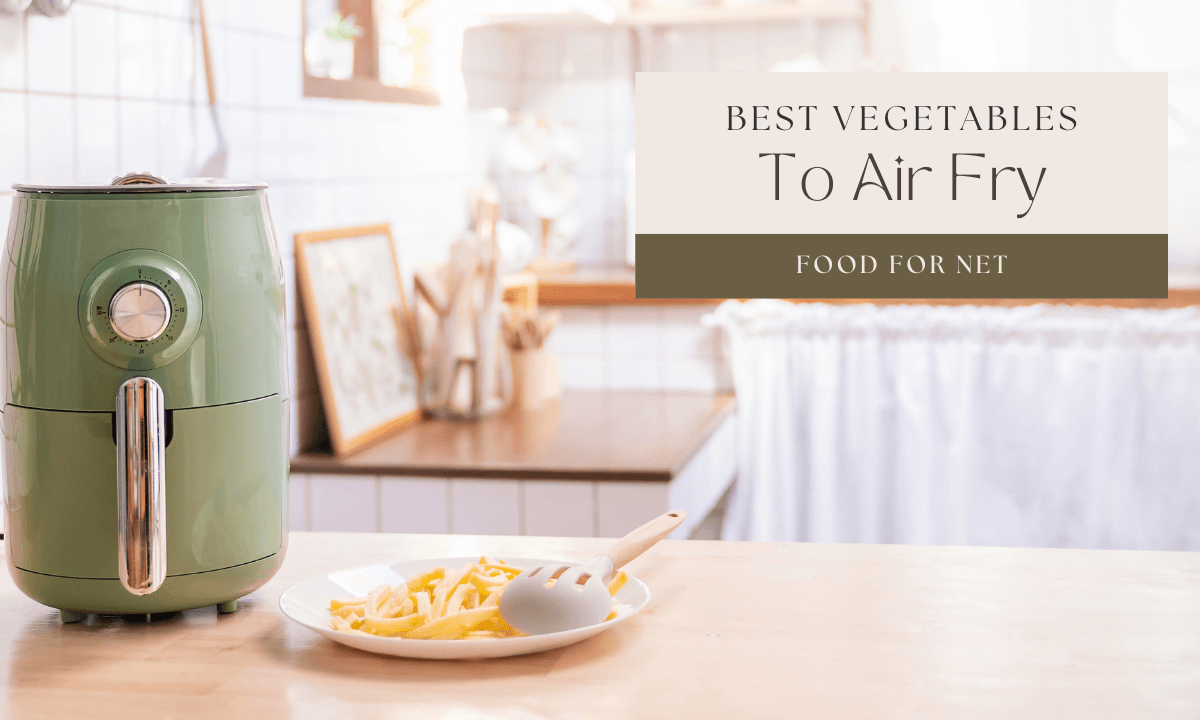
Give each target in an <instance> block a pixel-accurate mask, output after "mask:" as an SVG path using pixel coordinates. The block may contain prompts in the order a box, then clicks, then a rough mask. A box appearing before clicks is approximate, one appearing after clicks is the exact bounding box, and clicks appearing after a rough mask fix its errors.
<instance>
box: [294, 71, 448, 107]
mask: <svg viewBox="0 0 1200 720" xmlns="http://www.w3.org/2000/svg"><path fill="white" fill-rule="evenodd" d="M304 97H320V98H333V99H335V100H365V101H367V102H389V103H408V104H411V105H437V104H439V103H440V102H441V101H440V99H439V98H438V94H437V93H436V92H434V91H433V90H426V89H423V88H399V87H392V86H390V85H383V84H381V83H380V82H379V81H378V80H374V79H370V78H361V77H352V78H350V79H348V80H334V79H332V78H323V77H314V76H312V75H309V74H307V73H306V74H305V75H304Z"/></svg>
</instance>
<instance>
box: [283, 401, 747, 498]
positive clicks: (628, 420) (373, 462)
mask: <svg viewBox="0 0 1200 720" xmlns="http://www.w3.org/2000/svg"><path fill="white" fill-rule="evenodd" d="M735 407H736V403H735V401H734V399H733V395H732V394H731V393H723V394H716V395H711V394H703V393H670V392H586V391H566V392H564V393H563V396H562V398H561V399H560V400H558V401H556V402H550V403H546V405H545V406H544V407H543V408H541V409H539V410H537V411H534V412H522V411H521V410H516V409H509V410H505V411H503V412H501V413H499V414H497V415H494V416H492V417H489V418H486V419H484V420H481V421H479V422H446V421H439V420H429V419H426V420H423V421H422V422H420V423H418V424H416V425H414V426H412V427H411V428H409V429H407V430H404V431H403V432H401V433H400V434H398V435H396V436H394V437H392V438H389V439H387V440H385V441H383V442H381V443H379V444H378V445H374V446H372V447H370V448H367V449H365V450H363V451H361V452H359V453H356V454H355V455H352V456H350V457H346V458H335V457H333V456H332V455H330V454H328V453H315V452H307V453H302V454H300V455H298V456H296V457H295V458H293V459H292V472H301V473H342V474H352V475H407V476H414V477H455V478H526V479H546V480H650V481H659V482H665V481H668V480H671V479H672V478H673V477H675V475H676V474H677V473H678V472H679V471H681V470H682V469H683V467H684V466H685V465H686V464H687V462H688V460H690V459H691V458H692V455H693V454H695V452H696V451H697V450H698V449H700V448H701V447H702V446H703V445H704V443H705V442H706V441H707V440H708V438H709V436H711V435H712V433H713V432H714V431H716V429H717V428H718V427H720V425H721V423H722V422H724V420H725V418H727V417H728V416H729V415H730V414H731V413H733V411H734V408H735Z"/></svg>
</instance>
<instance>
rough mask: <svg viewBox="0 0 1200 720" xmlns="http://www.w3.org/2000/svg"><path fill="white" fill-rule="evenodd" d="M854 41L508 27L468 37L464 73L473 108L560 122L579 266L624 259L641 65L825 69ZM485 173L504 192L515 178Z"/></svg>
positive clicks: (858, 44) (853, 50)
mask: <svg viewBox="0 0 1200 720" xmlns="http://www.w3.org/2000/svg"><path fill="white" fill-rule="evenodd" d="M861 52H862V41H861V35H860V31H859V26H858V24H857V22H855V21H823V22H815V21H813V22H810V21H799V20H797V21H787V22H769V23H768V22H762V23H737V24H733V25H722V26H717V25H712V26H708V25H701V26H680V27H678V28H670V29H668V28H645V29H643V30H641V31H634V30H633V29H631V28H629V27H612V28H604V27H580V28H575V29H563V28H553V29H549V28H537V27H533V28H526V29H522V28H515V27H507V26H501V27H484V28H476V29H473V30H471V31H469V32H468V33H467V37H466V40H465V42H464V44H463V76H464V81H465V83H466V87H467V97H468V101H469V102H470V104H471V106H472V107H476V108H490V107H499V108H504V109H506V110H510V111H515V112H519V113H531V114H533V115H536V116H538V117H541V118H544V119H547V120H550V121H554V122H559V123H562V124H563V126H564V127H565V128H567V129H568V130H569V131H570V132H571V134H572V135H573V136H574V137H575V140H576V144H577V146H578V151H579V157H578V160H577V162H576V165H575V175H576V177H577V178H578V180H579V206H578V209H579V213H580V216H581V220H582V222H581V231H580V236H579V240H578V243H577V245H576V247H575V248H574V250H572V251H571V253H570V257H571V259H574V260H576V261H578V262H580V263H584V264H602V265H620V264H622V263H624V261H625V242H626V229H625V228H626V219H625V204H624V199H625V190H626V171H625V160H626V156H627V155H628V154H629V152H630V151H632V149H633V143H634V101H633V80H634V73H635V71H637V70H644V71H692V72H699V71H710V70H714V71H744V70H770V69H772V68H774V67H776V66H777V65H779V64H780V63H783V62H787V61H790V60H795V59H797V58H800V57H804V56H810V55H811V56H813V57H817V58H819V59H820V62H821V63H822V64H823V65H824V66H825V67H827V68H829V69H830V70H852V69H854V68H855V67H856V64H857V63H858V61H859V58H860V57H861ZM493 172H494V173H495V176H496V177H497V179H498V180H499V181H500V182H501V186H502V187H503V188H504V189H505V190H506V191H507V194H508V195H509V196H511V197H514V198H517V199H519V198H520V197H521V195H522V193H523V179H522V178H521V177H519V176H515V175H512V174H510V173H506V172H505V171H504V170H503V169H501V168H494V169H493ZM505 213H506V215H507V217H508V219H510V220H512V221H513V222H516V223H517V224H519V225H521V226H522V227H524V228H525V229H526V230H528V231H529V232H531V233H535V237H536V232H537V221H536V219H535V218H533V217H532V216H531V215H530V214H529V213H528V212H527V211H525V210H523V208H522V206H521V204H520V203H513V204H510V205H509V206H507V207H506V208H505Z"/></svg>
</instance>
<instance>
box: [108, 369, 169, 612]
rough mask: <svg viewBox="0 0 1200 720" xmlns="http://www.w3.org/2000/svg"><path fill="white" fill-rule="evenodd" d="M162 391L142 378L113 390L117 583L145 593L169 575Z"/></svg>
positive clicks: (152, 590) (164, 422)
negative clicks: (115, 403)
mask: <svg viewBox="0 0 1200 720" xmlns="http://www.w3.org/2000/svg"><path fill="white" fill-rule="evenodd" d="M165 436H166V419H165V417H164V413H163V392H162V388H161V387H159V384H158V383H156V382H154V381H153V380H151V379H150V378H146V377H135V378H132V379H130V380H126V381H125V383H124V384H122V385H121V389H120V390H118V391H117V533H118V534H117V556H118V557H117V564H118V566H119V570H120V573H121V584H122V585H124V586H125V589H126V590H128V591H129V592H131V593H133V594H134V595H149V594H150V593H152V592H154V591H155V590H157V589H158V588H159V587H160V586H161V585H162V584H163V580H165V579H166V577H167V503H166V473H165V472H164V462H163V460H164V453H165V443H164V438H165Z"/></svg>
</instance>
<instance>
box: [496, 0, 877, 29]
mask: <svg viewBox="0 0 1200 720" xmlns="http://www.w3.org/2000/svg"><path fill="white" fill-rule="evenodd" d="M866 12H867V11H866V7H865V5H864V3H863V2H861V1H860V0H779V1H778V2H765V3H760V4H757V5H721V4H713V5H694V6H690V7H646V8H637V9H635V10H631V11H630V12H628V13H624V14H621V15H615V16H614V17H613V19H612V20H607V19H605V18H604V17H602V15H601V14H600V13H589V12H583V11H571V12H561V13H553V12H546V13H528V14H497V15H491V16H487V18H486V24H489V25H508V26H520V27H580V26H584V27H586V26H595V25H601V26H605V25H611V26H623V27H667V26H675V25H721V24H731V23H743V22H785V21H788V20H860V21H861V20H863V19H865V18H866Z"/></svg>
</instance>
